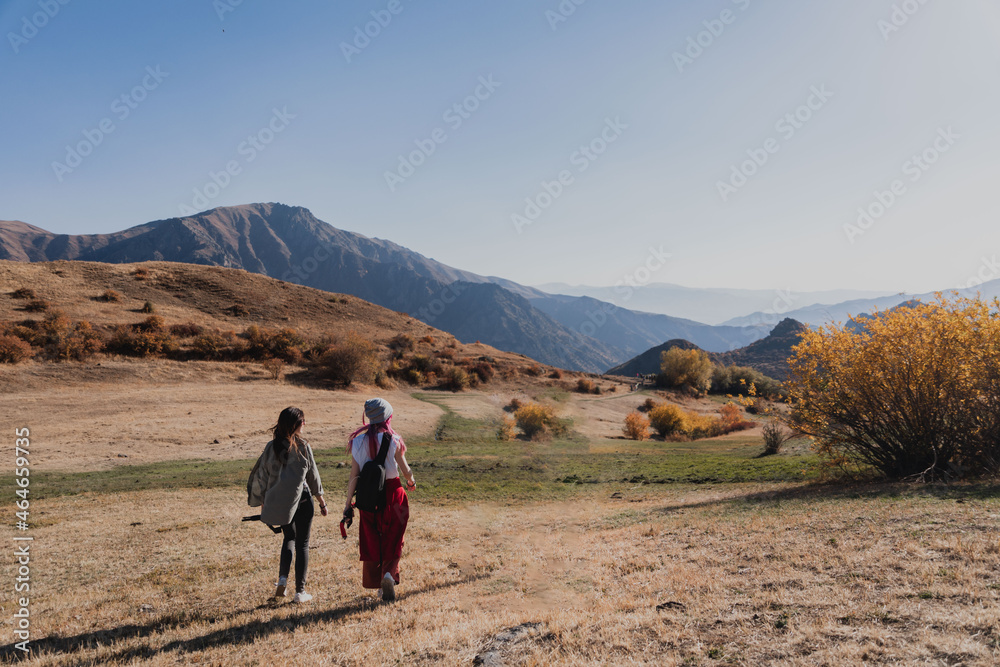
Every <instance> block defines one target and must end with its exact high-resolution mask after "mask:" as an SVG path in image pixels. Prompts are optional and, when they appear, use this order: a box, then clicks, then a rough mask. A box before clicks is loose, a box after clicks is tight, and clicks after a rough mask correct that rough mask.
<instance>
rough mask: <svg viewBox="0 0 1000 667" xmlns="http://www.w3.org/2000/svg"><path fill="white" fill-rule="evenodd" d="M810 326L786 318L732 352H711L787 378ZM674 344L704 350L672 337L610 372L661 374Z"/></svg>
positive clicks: (714, 357)
mask: <svg viewBox="0 0 1000 667" xmlns="http://www.w3.org/2000/svg"><path fill="white" fill-rule="evenodd" d="M808 329H809V327H807V326H806V325H804V324H802V323H801V322H796V321H795V320H793V319H790V318H785V319H784V320H782V321H781V322H779V323H778V325H777V326H776V327H774V329H772V330H771V332H770V333H769V334H768V335H767V336H766V337H764V338H762V339H761V340H758V341H754V342H753V343H751V344H750V345H747V346H746V347H742V348H739V349H736V350H733V351H731V352H724V353H714V352H709V353H708V355H709V357H710V358H711V359H712V361H714V362H715V363H717V364H722V365H725V366H749V367H750V368H753V369H756V370H758V371H760V372H761V373H763V374H764V375H767V376H770V377H773V378H775V379H776V380H782V381H783V380H785V379H787V377H788V362H787V359H788V357H789V356H790V355H791V353H792V347H793V346H795V345H797V344H798V340H799V336H800V335H801V334H802V333H803V332H804V331H808ZM674 347H679V348H681V349H683V350H693V349H701V348H699V347H698V346H697V345H695V344H693V343H691V342H690V341H687V340H669V341H667V342H666V343H663V344H662V345H657V346H655V347H652V348H650V349H648V350H646V351H645V352H643V353H642V354H640V355H638V356H636V357H634V358H632V359H630V360H628V361H627V362H625V363H624V364H619V365H618V366H615V367H614V368H611V369H609V370H608V374H609V375H624V376H626V377H634V376H635V375H637V374H639V375H645V374H651V373H659V372H660V355H661V353H663V352H665V351H667V350H669V349H671V348H674Z"/></svg>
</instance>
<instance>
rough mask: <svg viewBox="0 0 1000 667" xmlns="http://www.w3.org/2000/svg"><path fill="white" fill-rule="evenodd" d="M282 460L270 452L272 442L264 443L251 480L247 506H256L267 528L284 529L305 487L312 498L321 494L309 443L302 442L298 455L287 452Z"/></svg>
mask: <svg viewBox="0 0 1000 667" xmlns="http://www.w3.org/2000/svg"><path fill="white" fill-rule="evenodd" d="M286 458H287V460H286V461H285V463H284V465H282V463H281V461H279V460H278V454H277V452H276V451H275V449H274V441H273V440H272V441H271V442H269V443H267V446H266V447H264V452H263V453H262V454H261V455H260V465H258V466H257V470H256V473H255V474H254V477H253V479H252V480H251V493H250V496H251V503H250V505H251V507H257V506H258V504H259V505H260V508H261V510H260V520H261V521H263V522H264V523H266V524H268V525H270V526H284V525H287V524H289V523H291V522H292V517H294V516H295V510H297V509H298V507H299V499H301V498H302V490H303V489H304V488H305V486H306V485H308V486H309V491H310V492H311V493H312V495H314V496H321V495H323V483H322V482H321V481H320V478H319V470H318V469H317V468H316V460H315V459H314V458H313V452H312V448H311V447H310V446H309V443H308V442H306V441H305V440H303V441H302V445H301V446H300V447H299V453H298V454H296V453H295V452H292V451H288V452H287V453H286Z"/></svg>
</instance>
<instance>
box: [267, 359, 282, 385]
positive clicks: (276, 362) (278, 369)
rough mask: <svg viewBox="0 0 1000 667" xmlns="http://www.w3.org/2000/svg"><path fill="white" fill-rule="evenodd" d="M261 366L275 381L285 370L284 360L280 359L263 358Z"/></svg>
mask: <svg viewBox="0 0 1000 667" xmlns="http://www.w3.org/2000/svg"><path fill="white" fill-rule="evenodd" d="M261 366H263V367H264V370H265V371H267V372H268V373H269V374H270V375H271V379H272V380H274V381H275V382H277V381H278V380H280V379H281V375H282V373H283V372H284V370H285V362H284V361H282V360H281V359H265V360H264V361H263V362H261Z"/></svg>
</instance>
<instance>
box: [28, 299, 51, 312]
mask: <svg viewBox="0 0 1000 667" xmlns="http://www.w3.org/2000/svg"><path fill="white" fill-rule="evenodd" d="M51 307H52V302H51V301H46V300H45V299H34V300H32V301H29V302H28V303H26V304H24V310H26V311H28V312H29V313H44V312H45V311H46V310H48V309H49V308H51Z"/></svg>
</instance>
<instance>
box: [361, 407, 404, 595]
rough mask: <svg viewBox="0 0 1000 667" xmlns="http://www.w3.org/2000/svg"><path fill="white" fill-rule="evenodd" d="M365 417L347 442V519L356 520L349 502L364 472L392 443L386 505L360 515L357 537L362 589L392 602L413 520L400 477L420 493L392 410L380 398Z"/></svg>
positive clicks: (388, 456)
mask: <svg viewBox="0 0 1000 667" xmlns="http://www.w3.org/2000/svg"><path fill="white" fill-rule="evenodd" d="M365 417H366V418H367V420H368V422H369V423H368V424H367V425H365V426H362V427H361V428H359V429H358V430H357V431H355V432H354V433H352V434H351V437H350V438H349V439H348V444H347V451H348V452H349V453H350V454H351V477H350V482H349V483H348V485H347V504H346V505H345V506H344V518H345V519H348V520H349V519H350V518H352V517H353V516H354V510H353V509H352V507H351V499H352V498H353V497H354V491H355V489H356V487H357V485H358V476H359V475H360V474H361V468H363V467H364V465H365V463H367V462H368V461H371V460H373V459H375V458H377V457H378V451H379V447H380V446H381V445H382V441H383V439H384V438H391V441H390V444H389V450H388V452H387V454H386V457H385V495H386V505H385V507H383V508H382V509H381V510H380V511H379V512H377V513H372V512H366V511H364V510H358V512H359V513H360V514H361V519H360V522H359V526H358V532H359V538H360V543H361V561H362V563H363V567H362V578H361V581H362V585H363V586H364V587H365V588H381V589H382V599H383V600H385V601H386V602H389V601H392V600H395V599H396V588H395V587H396V584H398V583H399V557H400V556H401V555H402V553H403V533H405V532H406V522H407V521H408V520H409V518H410V506H409V503H408V502H407V500H406V492H405V491H404V490H403V485H402V483H400V480H399V477H400V474H402V476H403V477H405V478H406V480H407V481H406V486H407V488H408V489H411V490H412V489H415V488H417V484H416V482H414V480H413V471H412V470H411V469H410V466H409V464H408V463H407V462H406V443H405V442H403V439H402V438H401V437H400V436H399V435H397V434H396V432H395V431H393V430H392V406H391V405H389V402H388V401H386V400H385V399H382V398H372V399H369V400H367V401H365ZM363 422H364V419H362V423H363Z"/></svg>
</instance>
